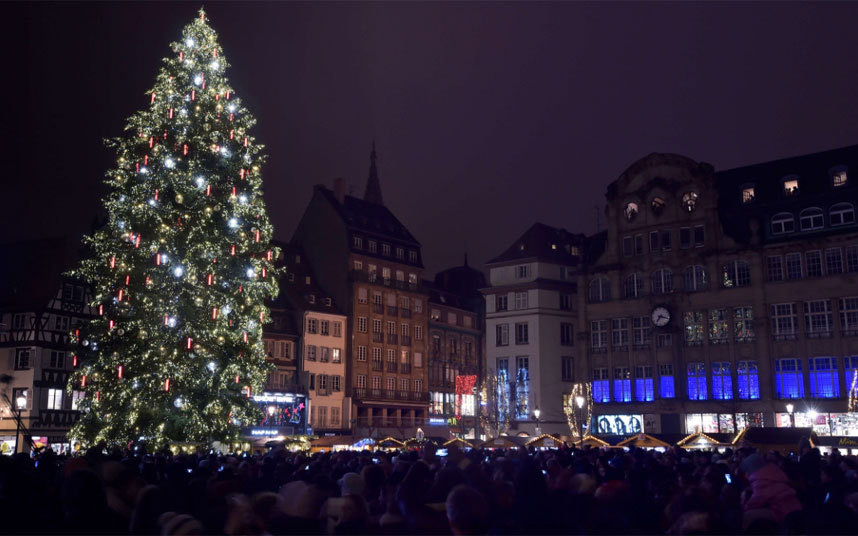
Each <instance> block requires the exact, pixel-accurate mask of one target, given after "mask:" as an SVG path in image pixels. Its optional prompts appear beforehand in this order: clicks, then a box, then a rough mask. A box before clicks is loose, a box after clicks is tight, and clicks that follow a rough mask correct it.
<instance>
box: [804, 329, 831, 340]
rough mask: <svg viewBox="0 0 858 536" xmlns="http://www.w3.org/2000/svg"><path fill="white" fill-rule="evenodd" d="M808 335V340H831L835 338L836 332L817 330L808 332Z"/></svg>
mask: <svg viewBox="0 0 858 536" xmlns="http://www.w3.org/2000/svg"><path fill="white" fill-rule="evenodd" d="M806 335H807V338H808V339H830V338H831V337H832V336H834V332H833V331H831V330H816V331H808V332H807V333H806Z"/></svg>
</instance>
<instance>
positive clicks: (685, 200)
mask: <svg viewBox="0 0 858 536" xmlns="http://www.w3.org/2000/svg"><path fill="white" fill-rule="evenodd" d="M698 197H699V196H698V195H697V192H685V193H684V194H682V210H684V211H686V212H694V209H695V208H697V198H698Z"/></svg>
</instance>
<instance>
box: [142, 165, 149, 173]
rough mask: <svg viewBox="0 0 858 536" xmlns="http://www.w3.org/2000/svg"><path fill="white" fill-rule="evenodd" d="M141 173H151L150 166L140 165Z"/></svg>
mask: <svg viewBox="0 0 858 536" xmlns="http://www.w3.org/2000/svg"><path fill="white" fill-rule="evenodd" d="M140 173H142V174H144V175H145V174H147V173H149V168H147V167H146V166H140Z"/></svg>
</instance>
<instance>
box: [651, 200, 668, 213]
mask: <svg viewBox="0 0 858 536" xmlns="http://www.w3.org/2000/svg"><path fill="white" fill-rule="evenodd" d="M664 205H665V202H664V199H662V198H661V197H653V198H652V212H653V214H655V215H656V216H658V215H660V214H661V213H662V212H664Z"/></svg>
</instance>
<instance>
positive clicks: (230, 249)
mask: <svg viewBox="0 0 858 536" xmlns="http://www.w3.org/2000/svg"><path fill="white" fill-rule="evenodd" d="M229 254H230V255H233V256H234V255H235V244H233V245H232V247H231V248H229Z"/></svg>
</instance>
